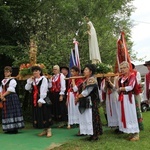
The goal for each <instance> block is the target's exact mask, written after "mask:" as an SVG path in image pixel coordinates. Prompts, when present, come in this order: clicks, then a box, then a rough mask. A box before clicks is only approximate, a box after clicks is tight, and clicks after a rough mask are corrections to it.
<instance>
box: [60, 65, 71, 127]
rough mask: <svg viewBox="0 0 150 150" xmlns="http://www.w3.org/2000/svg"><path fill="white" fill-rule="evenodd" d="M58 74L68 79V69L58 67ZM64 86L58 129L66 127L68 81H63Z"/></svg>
mask: <svg viewBox="0 0 150 150" xmlns="http://www.w3.org/2000/svg"><path fill="white" fill-rule="evenodd" d="M60 72H61V73H62V74H63V75H64V76H65V77H66V78H67V77H69V68H68V67H67V66H62V67H60ZM65 85H66V91H65V94H64V96H63V100H62V101H61V103H60V112H61V123H60V124H59V126H58V127H59V128H61V127H64V126H65V125H67V118H68V117H67V115H68V111H67V106H66V99H67V87H68V80H65Z"/></svg>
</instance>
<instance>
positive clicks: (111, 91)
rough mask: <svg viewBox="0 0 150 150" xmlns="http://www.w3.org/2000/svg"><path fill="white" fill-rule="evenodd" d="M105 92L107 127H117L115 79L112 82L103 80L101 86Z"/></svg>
mask: <svg viewBox="0 0 150 150" xmlns="http://www.w3.org/2000/svg"><path fill="white" fill-rule="evenodd" d="M102 90H103V92H105V93H106V112H107V113H106V114H107V121H108V126H109V127H117V126H118V125H119V122H118V93H117V91H116V88H115V81H114V82H113V81H112V83H110V82H107V81H105V79H104V84H103V87H102Z"/></svg>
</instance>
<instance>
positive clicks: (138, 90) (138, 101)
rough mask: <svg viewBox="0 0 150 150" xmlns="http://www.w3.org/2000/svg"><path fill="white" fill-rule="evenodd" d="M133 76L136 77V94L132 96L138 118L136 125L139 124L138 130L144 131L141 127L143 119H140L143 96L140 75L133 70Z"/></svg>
mask: <svg viewBox="0 0 150 150" xmlns="http://www.w3.org/2000/svg"><path fill="white" fill-rule="evenodd" d="M133 74H134V75H135V77H136V82H137V84H136V93H135V94H134V96H135V105H136V112H137V118H138V123H139V129H140V130H144V125H143V118H142V113H141V97H142V96H143V94H142V87H141V84H140V83H141V75H140V73H139V72H137V71H136V70H133Z"/></svg>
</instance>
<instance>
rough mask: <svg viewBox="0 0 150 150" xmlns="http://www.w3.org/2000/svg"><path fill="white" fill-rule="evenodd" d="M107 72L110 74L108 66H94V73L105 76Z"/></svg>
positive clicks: (99, 64) (102, 64) (101, 64)
mask: <svg viewBox="0 0 150 150" xmlns="http://www.w3.org/2000/svg"><path fill="white" fill-rule="evenodd" d="M108 72H112V67H111V66H110V65H107V64H104V63H98V64H96V73H101V74H105V73H108Z"/></svg>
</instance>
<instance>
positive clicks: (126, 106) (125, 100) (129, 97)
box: [118, 73, 139, 134]
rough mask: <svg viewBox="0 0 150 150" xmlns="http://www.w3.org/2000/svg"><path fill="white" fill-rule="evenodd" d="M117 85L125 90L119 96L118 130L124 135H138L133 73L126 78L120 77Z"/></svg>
mask: <svg viewBox="0 0 150 150" xmlns="http://www.w3.org/2000/svg"><path fill="white" fill-rule="evenodd" d="M118 84H119V87H124V88H125V91H121V92H120V94H119V113H118V114H119V130H120V131H122V132H125V133H132V134H134V133H139V126H138V120H137V113H136V106H135V96H134V94H135V93H136V84H137V83H136V77H135V75H134V74H133V73H132V74H130V75H129V76H128V77H121V78H120V79H119V82H118Z"/></svg>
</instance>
